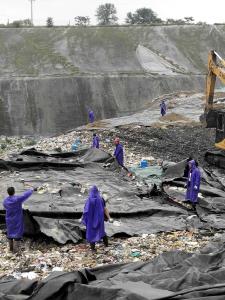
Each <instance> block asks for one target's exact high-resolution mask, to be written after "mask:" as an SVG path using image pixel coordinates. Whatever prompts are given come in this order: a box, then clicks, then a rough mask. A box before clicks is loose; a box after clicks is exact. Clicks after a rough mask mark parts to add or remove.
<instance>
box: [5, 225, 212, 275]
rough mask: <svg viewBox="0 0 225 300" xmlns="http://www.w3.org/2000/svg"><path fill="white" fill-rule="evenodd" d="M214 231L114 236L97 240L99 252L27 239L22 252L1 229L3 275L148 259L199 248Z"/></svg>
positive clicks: (82, 245) (81, 245) (44, 272)
mask: <svg viewBox="0 0 225 300" xmlns="http://www.w3.org/2000/svg"><path fill="white" fill-rule="evenodd" d="M211 238H212V237H211V233H210V232H208V235H207V234H206V235H201V234H199V233H197V232H196V233H195V232H186V231H178V232H170V233H158V234H143V235H142V236H141V237H131V238H127V239H125V238H113V239H110V244H109V247H107V248H105V247H104V246H103V244H97V253H96V254H93V253H91V251H90V246H89V245H88V244H86V243H81V244H77V245H74V244H71V243H68V244H66V245H64V246H60V245H57V244H56V243H54V242H51V241H49V240H43V239H40V238H39V239H38V240H36V241H35V240H31V239H27V238H26V239H25V240H24V245H23V248H24V250H23V251H22V252H21V254H20V255H14V254H12V253H10V252H9V251H8V244H7V239H6V236H5V235H4V234H3V232H0V241H1V243H0V277H5V276H13V277H14V278H16V279H20V278H28V279H34V278H39V279H41V278H45V277H47V276H48V275H49V274H50V273H51V272H53V271H60V270H61V271H68V272H71V271H75V270H79V269H83V268H94V267H98V266H101V265H104V264H114V263H128V262H135V261H147V260H149V259H152V258H153V257H155V256H157V255H159V254H161V253H163V252H167V251H171V250H175V249H177V250H181V251H185V252H196V251H198V250H199V249H200V248H201V247H203V246H205V245H206V244H207V243H208V241H209V240H210V239H211Z"/></svg>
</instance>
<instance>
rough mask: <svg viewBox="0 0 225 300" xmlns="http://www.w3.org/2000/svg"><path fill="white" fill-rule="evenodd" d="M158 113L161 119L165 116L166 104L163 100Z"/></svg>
mask: <svg viewBox="0 0 225 300" xmlns="http://www.w3.org/2000/svg"><path fill="white" fill-rule="evenodd" d="M160 113H161V115H162V117H163V116H165V114H166V102H165V101H164V100H162V102H161V103H160Z"/></svg>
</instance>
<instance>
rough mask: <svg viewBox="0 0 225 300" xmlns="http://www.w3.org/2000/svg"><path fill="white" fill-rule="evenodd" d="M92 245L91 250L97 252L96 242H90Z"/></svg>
mask: <svg viewBox="0 0 225 300" xmlns="http://www.w3.org/2000/svg"><path fill="white" fill-rule="evenodd" d="M90 246H91V251H92V252H96V249H95V243H90Z"/></svg>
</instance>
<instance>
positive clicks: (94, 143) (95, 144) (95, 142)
mask: <svg viewBox="0 0 225 300" xmlns="http://www.w3.org/2000/svg"><path fill="white" fill-rule="evenodd" d="M92 148H98V149H99V137H98V136H97V134H96V133H93V141H92Z"/></svg>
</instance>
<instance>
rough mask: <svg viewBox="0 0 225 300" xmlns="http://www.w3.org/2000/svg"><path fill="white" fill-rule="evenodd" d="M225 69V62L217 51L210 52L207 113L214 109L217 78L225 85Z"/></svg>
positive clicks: (207, 80)
mask: <svg viewBox="0 0 225 300" xmlns="http://www.w3.org/2000/svg"><path fill="white" fill-rule="evenodd" d="M224 68H225V60H224V59H222V58H221V57H220V55H219V54H218V53H217V52H216V51H214V50H212V51H210V52H209V56H208V75H207V79H206V105H205V110H206V112H209V111H210V110H212V109H213V98H214V90H215V83H216V77H218V78H219V79H220V80H221V81H222V82H223V83H224V84H225V69H224Z"/></svg>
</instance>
